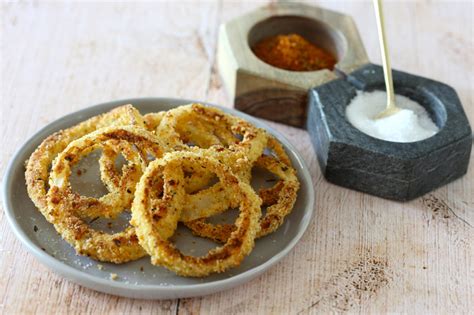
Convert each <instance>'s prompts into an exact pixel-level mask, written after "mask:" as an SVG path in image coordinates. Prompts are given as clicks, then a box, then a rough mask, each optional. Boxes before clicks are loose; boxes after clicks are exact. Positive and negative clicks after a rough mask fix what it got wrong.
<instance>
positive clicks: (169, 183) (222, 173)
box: [131, 152, 260, 277]
mask: <svg viewBox="0 0 474 315" xmlns="http://www.w3.org/2000/svg"><path fill="white" fill-rule="evenodd" d="M190 163H194V164H198V165H201V166H205V167H206V168H207V169H209V170H210V171H212V172H214V173H216V174H217V176H218V177H219V179H220V180H221V181H223V182H225V183H226V185H229V186H230V187H232V188H233V191H234V194H233V198H235V199H236V200H238V203H239V205H240V215H239V217H238V219H237V220H236V224H235V225H236V229H235V231H233V232H232V233H231V234H230V236H229V238H228V239H227V242H226V243H225V244H224V245H223V246H221V247H218V248H215V249H212V250H210V251H209V252H208V254H207V255H205V256H203V257H194V256H186V255H183V254H182V253H181V252H180V251H179V250H178V249H176V248H175V247H174V246H173V245H172V244H171V243H170V242H169V240H168V238H169V237H171V236H172V234H173V232H174V230H173V231H172V229H173V228H174V229H175V228H176V226H177V224H178V220H179V217H180V212H181V211H180V209H181V208H182V206H181V205H182V203H183V202H185V201H186V198H185V191H184V187H183V186H182V185H183V183H182V181H183V179H184V172H183V170H182V169H181V168H180V166H182V165H186V164H190ZM160 176H163V178H164V179H163V180H164V183H165V184H164V187H163V196H162V197H161V199H160V198H156V197H155V198H153V196H152V195H153V193H152V191H153V184H154V181H155V179H156V177H160ZM155 195H156V194H155ZM259 216H260V200H259V198H258V197H257V196H256V195H255V193H254V192H253V190H252V189H251V187H250V186H249V185H248V184H246V183H244V182H242V181H240V180H239V178H238V177H236V176H235V175H233V173H232V171H231V170H230V168H229V167H227V166H225V165H223V164H222V163H219V162H218V161H217V160H215V159H213V158H212V157H209V156H202V155H199V154H196V153H193V152H174V153H169V154H166V155H165V157H164V158H162V159H159V160H155V161H153V162H152V163H150V165H149V167H148V168H147V169H146V171H145V173H144V175H143V176H142V178H141V179H140V182H139V184H138V185H137V191H136V197H135V199H134V201H133V205H132V220H131V223H132V225H133V226H135V227H136V231H137V235H138V239H139V242H140V244H141V245H142V246H143V248H144V249H145V250H146V251H147V253H148V254H149V255H150V256H151V262H152V264H154V265H159V266H164V267H166V268H168V269H170V270H172V271H174V272H175V273H177V274H178V275H181V276H190V277H201V276H207V275H209V274H211V273H216V272H223V271H225V270H227V269H229V268H231V267H234V266H238V265H239V264H240V262H241V261H242V260H243V258H244V257H245V256H246V255H248V254H249V253H250V251H251V250H252V248H253V246H254V239H255V235H256V233H257V231H258V229H259V225H258V218H259ZM170 227H171V228H172V229H170Z"/></svg>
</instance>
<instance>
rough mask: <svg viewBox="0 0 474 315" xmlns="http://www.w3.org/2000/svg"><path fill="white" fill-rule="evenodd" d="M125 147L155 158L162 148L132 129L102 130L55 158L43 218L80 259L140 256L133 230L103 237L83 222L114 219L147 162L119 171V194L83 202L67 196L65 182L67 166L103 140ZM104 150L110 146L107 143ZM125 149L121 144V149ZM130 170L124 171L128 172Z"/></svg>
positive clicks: (70, 194) (118, 260)
mask: <svg viewBox="0 0 474 315" xmlns="http://www.w3.org/2000/svg"><path fill="white" fill-rule="evenodd" d="M111 140H112V141H119V142H125V143H126V144H128V145H133V147H134V148H137V149H138V151H141V150H147V151H148V152H152V153H153V154H154V155H155V156H156V157H157V158H159V157H161V156H162V153H163V152H162V149H161V147H160V145H159V144H158V142H157V140H156V138H155V137H154V136H153V135H151V134H150V133H148V132H147V131H146V130H144V129H143V128H138V127H134V126H123V127H106V128H103V129H99V130H97V131H95V132H92V133H90V134H88V135H86V136H84V137H82V138H80V139H77V140H75V141H73V142H71V143H70V144H69V145H68V146H67V147H66V148H65V149H64V151H63V152H61V153H60V154H59V155H58V157H57V158H56V159H55V161H54V164H53V167H52V169H51V174H50V180H49V185H50V189H49V191H48V194H47V201H48V217H49V220H50V222H52V223H53V224H54V226H55V228H56V230H57V231H58V233H60V234H61V235H62V237H63V238H64V239H65V240H66V241H67V242H69V243H70V244H71V245H72V246H73V247H74V248H75V249H76V251H77V252H78V253H79V254H81V255H87V256H89V257H92V258H94V259H97V260H100V261H110V262H114V263H123V262H127V261H130V260H135V259H138V258H140V257H143V256H144V255H145V252H144V251H143V249H142V248H141V246H140V245H139V244H138V241H137V236H136V235H135V231H134V229H133V228H127V229H126V230H125V231H123V232H119V233H115V234H111V235H110V234H105V233H104V232H100V231H96V230H94V229H92V228H90V227H89V226H88V225H87V223H86V222H85V221H84V220H83V219H84V218H86V217H89V218H90V217H115V216H116V215H118V214H119V213H121V212H123V211H124V210H125V209H126V208H127V207H128V206H129V205H130V202H131V200H132V197H133V190H134V187H135V185H134V183H136V182H137V181H138V179H139V178H140V176H141V174H142V172H143V170H144V169H145V168H146V164H147V161H146V160H142V161H141V162H138V163H137V161H131V162H132V163H133V162H135V163H136V164H132V165H131V166H130V168H128V169H127V168H125V169H124V170H125V173H124V174H123V175H122V176H123V177H124V180H123V181H124V183H126V184H127V185H130V186H129V187H128V186H125V187H124V189H119V190H117V191H114V192H110V193H108V194H106V195H104V196H102V197H101V198H99V199H95V198H91V197H83V196H79V195H78V194H76V193H74V192H73V191H72V188H71V185H70V183H69V177H70V175H71V167H72V165H74V164H75V163H77V162H78V161H79V160H80V158H81V157H82V156H84V155H86V154H88V153H89V152H91V151H93V150H94V149H96V148H98V147H101V145H102V144H103V143H107V141H111ZM109 145H110V143H109ZM123 145H125V144H123ZM128 171H130V172H128Z"/></svg>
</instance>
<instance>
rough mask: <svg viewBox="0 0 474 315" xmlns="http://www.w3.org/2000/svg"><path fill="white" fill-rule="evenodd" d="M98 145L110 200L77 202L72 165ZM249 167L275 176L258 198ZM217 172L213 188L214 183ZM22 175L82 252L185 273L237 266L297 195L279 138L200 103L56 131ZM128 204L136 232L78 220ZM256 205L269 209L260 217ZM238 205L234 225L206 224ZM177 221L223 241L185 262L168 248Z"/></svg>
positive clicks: (116, 114)
mask: <svg viewBox="0 0 474 315" xmlns="http://www.w3.org/2000/svg"><path fill="white" fill-rule="evenodd" d="M97 148H99V149H102V152H103V154H102V156H101V158H100V160H99V163H100V168H101V179H102V181H103V182H104V183H105V185H106V187H107V189H108V190H109V192H110V193H108V194H106V195H105V196H103V197H101V198H90V197H85V196H80V195H78V194H76V193H74V192H73V191H72V189H71V187H70V184H69V176H70V175H71V166H72V165H74V164H75V163H77V162H78V161H79V160H80V159H81V157H83V156H85V155H87V154H88V153H90V152H92V151H93V150H95V149H97ZM265 149H267V150H265ZM165 152H168V153H166V155H165V156H164V157H163V154H165ZM119 154H122V155H123V156H124V158H125V160H126V162H127V163H126V164H125V165H124V166H123V167H122V170H121V171H120V170H117V169H116V167H115V160H116V158H117V156H118V155H119ZM150 156H151V157H156V158H158V159H157V160H154V161H153V162H151V165H153V167H152V166H151V165H150V166H148V167H147V165H148V164H149V163H150ZM53 160H54V163H53ZM50 165H52V169H51V172H49V170H48V168H49V167H50ZM254 166H258V167H263V168H266V169H267V170H269V171H270V172H272V173H274V174H275V175H276V176H278V177H279V178H280V180H279V181H278V182H276V184H275V185H274V186H273V187H270V188H265V189H260V190H259V196H260V198H259V197H258V196H257V195H256V194H255V192H254V191H253V189H252V188H251V187H250V185H249V183H250V181H251V170H252V167H254ZM143 173H145V175H146V176H145V175H143ZM142 175H143V176H142ZM216 175H217V177H218V179H219V181H217V182H216V183H213V182H212V181H213V179H214V178H215V177H216ZM25 177H26V182H27V189H28V193H29V195H30V197H31V199H32V200H33V202H34V203H35V205H36V206H37V207H38V209H39V210H40V211H41V213H42V214H43V215H44V216H45V217H46V219H47V220H48V221H49V222H51V223H53V224H54V226H55V228H56V229H57V231H58V232H59V233H60V234H61V235H62V237H63V238H64V239H65V240H66V241H67V242H68V243H70V244H71V245H72V246H73V247H74V248H75V249H76V251H77V253H78V254H81V255H87V256H89V257H91V258H94V259H97V260H100V261H107V262H113V263H123V262H126V261H130V260H134V259H137V258H140V257H142V256H143V255H145V254H146V252H148V253H150V254H151V256H152V263H154V264H157V265H161V266H165V267H166V268H168V269H171V270H173V271H175V272H176V273H178V274H180V275H184V276H205V275H208V274H210V273H214V272H222V271H224V270H227V269H228V268H231V267H234V266H237V265H239V264H240V262H241V261H242V259H244V257H245V256H246V255H248V254H249V253H250V251H251V250H252V248H253V246H254V239H255V238H256V237H260V236H263V235H266V234H268V233H271V232H273V231H274V230H276V229H277V228H278V227H279V226H280V225H281V224H282V223H283V220H284V218H285V216H286V215H287V214H288V213H290V211H291V210H292V208H293V205H294V202H295V200H296V193H297V190H298V188H299V183H298V180H297V178H296V171H295V170H294V169H293V168H292V166H291V161H290V159H289V158H288V156H287V154H286V152H285V150H284V149H283V147H282V145H281V144H280V143H279V142H278V141H277V140H276V139H275V138H273V137H272V136H271V135H269V134H267V133H266V132H265V131H263V130H261V129H259V128H256V127H255V126H253V125H252V124H250V123H248V122H246V121H244V120H242V119H240V118H237V117H234V116H232V115H229V114H226V113H224V112H222V111H220V110H219V109H215V108H212V107H208V106H204V105H201V104H190V105H185V106H181V107H178V108H175V109H173V110H170V111H167V112H159V113H150V114H146V115H144V116H141V115H140V113H139V112H138V111H137V110H136V109H135V108H133V106H131V105H125V106H122V107H118V108H116V109H114V110H112V111H110V112H108V113H105V114H102V115H99V116H95V117H92V118H90V119H88V120H86V121H84V122H82V123H80V124H78V125H76V126H73V127H71V128H68V129H65V130H61V131H58V132H56V133H54V134H53V135H51V136H49V137H48V138H46V139H45V140H44V141H43V142H42V143H41V144H40V146H39V147H38V148H37V149H36V150H35V152H33V154H32V155H31V157H30V159H29V160H28V161H27V163H26V173H25ZM137 183H138V187H139V189H138V190H135V188H136V185H137ZM48 184H49V187H50V189H49V190H48ZM132 199H133V200H134V201H133V207H134V210H133V212H134V213H133V217H132V219H133V220H132V222H131V223H132V225H133V226H136V227H137V228H139V229H138V230H139V232H138V230H136V229H135V228H134V227H130V228H127V229H125V230H124V231H122V232H120V233H115V234H106V233H104V232H101V231H97V230H94V229H92V228H90V227H89V226H88V224H87V223H86V221H85V220H84V219H86V218H91V217H94V218H95V217H108V218H113V217H115V216H116V215H118V214H119V213H121V212H122V211H124V209H126V208H129V207H130V203H131V201H132ZM262 201H263V205H265V206H267V207H268V208H267V213H266V215H265V216H264V217H262V218H260V213H261V209H260V206H261V204H262ZM133 207H132V208H133ZM236 207H239V208H240V216H239V218H238V219H237V220H236V222H235V224H231V225H211V224H209V223H207V221H206V218H208V217H210V216H212V215H215V214H218V213H222V212H224V211H226V210H227V209H230V208H236ZM259 218H260V219H259ZM179 221H182V222H185V224H187V225H188V226H189V227H190V228H191V229H192V231H193V233H195V234H196V235H200V236H204V237H208V238H211V239H214V240H216V241H218V242H221V243H225V244H224V245H223V246H221V247H219V248H216V249H214V250H211V251H209V252H208V254H207V255H205V256H204V257H192V256H185V255H183V254H182V253H180V252H179V251H178V250H177V249H176V248H175V247H174V246H173V245H172V244H171V243H169V241H168V239H169V237H171V236H172V235H173V233H174V231H175V229H176V226H177V223H178V222H179ZM142 246H143V247H144V248H142Z"/></svg>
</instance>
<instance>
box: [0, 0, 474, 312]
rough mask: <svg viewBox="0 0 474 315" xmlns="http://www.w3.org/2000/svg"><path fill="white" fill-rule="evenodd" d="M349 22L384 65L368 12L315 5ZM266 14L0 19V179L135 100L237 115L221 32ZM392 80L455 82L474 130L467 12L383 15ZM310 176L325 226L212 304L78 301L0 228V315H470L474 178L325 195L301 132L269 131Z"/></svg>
mask: <svg viewBox="0 0 474 315" xmlns="http://www.w3.org/2000/svg"><path fill="white" fill-rule="evenodd" d="M312 3H319V4H320V5H322V6H324V7H326V8H329V9H334V10H338V11H341V12H344V13H347V14H350V15H352V16H353V17H354V19H355V21H356V23H357V25H358V27H359V31H360V33H361V36H362V39H363V41H364V44H365V46H366V50H367V52H368V54H369V58H370V60H372V61H373V62H375V63H380V57H379V49H378V46H377V33H376V30H375V19H374V17H373V13H372V8H371V5H370V2H359V1H347V2H346V1H312ZM259 4H261V3H254V2H242V3H241V2H235V1H225V2H207V1H206V2H200V3H193V2H183V3H175V2H174V3H164V2H161V3H157V2H147V3H120V4H113V3H100V2H75V3H59V2H58V3H53V2H48V3H42V2H41V3H40V2H35V3H25V2H21V3H6V2H2V3H1V5H0V10H1V11H0V14H1V18H0V20H1V26H0V34H1V37H0V40H1V43H0V49H1V50H0V52H1V55H0V58H1V77H0V79H1V81H0V92H1V98H0V99H1V112H0V114H1V117H0V128H1V129H0V131H1V132H0V141H1V142H0V143H1V146H2V150H1V153H0V154H1V159H0V172H1V174H2V176H3V173H4V171H5V167H6V164H7V163H8V160H9V159H10V158H11V156H12V155H13V153H14V151H15V150H16V149H17V148H18V147H19V146H20V145H21V144H22V143H23V142H24V141H25V140H26V139H28V138H29V137H30V136H31V135H32V134H33V133H34V132H35V131H37V130H38V129H39V128H41V127H43V126H44V125H46V124H47V123H49V122H51V121H52V120H54V119H57V118H59V117H61V116H63V115H64V114H67V113H70V112H72V111H75V110H78V109H81V108H84V107H86V106H89V105H92V104H96V103H100V102H103V101H108V100H113V99H119V98H126V97H136V96H170V97H182V98H192V99H202V100H207V101H210V102H214V103H218V104H222V105H225V106H229V105H230V100H229V99H227V96H226V94H225V92H224V91H223V88H222V85H221V83H220V80H219V78H218V74H217V69H216V60H215V59H216V58H215V55H216V52H215V48H216V40H217V29H218V25H219V23H221V22H223V21H227V20H229V19H230V18H233V17H235V16H238V15H239V14H242V13H243V12H247V11H248V10H251V9H253V8H255V7H256V6H258V5H259ZM385 8H386V11H387V17H386V20H387V21H386V23H387V35H388V37H389V40H390V48H391V53H392V61H393V67H394V68H396V69H400V70H404V71H407V72H412V73H415V74H419V75H423V76H428V77H432V78H434V79H437V80H441V81H443V82H446V83H448V84H450V85H452V86H453V87H455V88H456V90H457V91H458V93H459V96H460V98H461V100H462V102H463V104H464V106H465V110H466V112H467V115H468V117H469V119H470V121H471V122H474V107H473V106H472V104H473V100H474V60H473V59H474V57H473V54H472V52H473V51H474V49H473V48H474V41H473V38H474V34H473V30H474V25H473V23H474V22H473V18H474V17H473V11H474V8H473V4H472V3H470V2H468V1H459V2H454V3H453V2H432V1H428V0H426V1H416V2H403V3H399V2H388V3H387V4H386V6H385ZM270 125H271V126H273V127H275V128H276V129H278V130H279V131H281V132H283V133H284V134H285V135H286V136H287V137H288V138H289V139H290V141H291V142H292V143H293V144H294V145H295V146H296V147H297V148H298V149H299V151H300V152H301V154H302V155H303V157H304V158H305V160H306V161H307V163H308V165H309V167H310V171H311V173H312V174H313V181H314V186H315V187H314V189H315V191H316V196H317V198H316V207H315V218H314V220H313V221H312V223H311V225H310V227H309V230H308V232H307V233H306V234H305V235H304V237H303V239H302V240H301V242H300V243H299V244H298V245H297V246H296V248H295V249H294V250H293V251H292V252H291V253H290V254H289V255H288V256H287V257H286V258H285V259H283V260H282V261H281V262H280V263H279V264H277V265H276V266H275V267H274V268H272V269H271V270H269V271H268V272H266V273H265V274H264V275H262V276H261V277H259V278H257V279H255V280H253V281H251V282H249V283H247V284H245V285H242V286H240V287H237V288H235V289H232V290H229V291H225V292H221V293H217V294H214V295H211V296H205V297H201V298H193V299H181V300H173V301H141V300H131V299H125V298H119V297H114V296H110V295H106V294H102V293H98V292H94V291H92V290H89V289H85V288H82V287H80V286H78V285H75V284H73V283H71V282H69V281H66V280H64V279H62V278H61V277H59V276H57V275H56V274H54V273H53V272H51V271H50V270H48V269H47V268H46V267H44V266H43V265H41V264H40V263H39V262H38V261H37V260H36V259H35V258H33V256H32V255H30V254H29V253H27V251H26V250H25V248H24V247H23V246H21V244H20V242H19V241H18V240H17V239H16V238H15V237H14V235H13V233H12V231H11V229H10V228H9V226H8V224H7V222H6V218H5V215H4V212H3V211H1V212H0V313H1V314H28V313H41V314H53V313H66V312H68V313H99V314H118V313H133V314H135V313H144V314H149V313H163V314H168V313H174V314H176V313H178V314H199V313H203V314H207V313H212V314H225V313H276V314H278V313H281V314H287V313H291V314H307V313H327V312H334V311H336V312H351V313H373V314H378V313H383V312H401V313H412V314H421V313H431V314H435V313H438V314H448V313H449V314H451V313H469V312H470V311H471V312H472V309H474V305H473V304H474V303H473V300H474V299H473V297H474V288H473V280H472V279H473V276H474V265H473V241H474V237H473V236H474V235H473V234H474V233H473V226H474V180H473V178H474V168H473V167H472V165H471V167H470V169H469V172H468V174H467V175H466V176H464V177H463V178H462V179H460V180H457V181H455V182H453V183H452V184H449V185H447V186H445V187H442V188H440V189H438V190H436V191H434V192H432V193H430V194H428V195H426V196H424V197H422V198H419V199H417V200H414V201H412V202H409V203H397V202H391V201H387V200H383V199H379V198H376V197H372V196H369V195H365V194H362V193H358V192H354V191H350V190H347V189H344V188H340V187H337V186H334V185H331V184H329V183H327V182H326V181H324V179H323V178H322V177H321V174H320V171H319V169H318V166H317V162H316V160H315V155H314V153H313V149H312V147H311V144H310V141H309V137H308V135H307V133H306V132H305V131H303V130H300V129H296V128H292V127H288V126H283V125H279V124H276V123H270ZM473 160H474V159H473V157H471V163H472V162H474V161H473Z"/></svg>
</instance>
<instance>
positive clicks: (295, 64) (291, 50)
mask: <svg viewBox="0 0 474 315" xmlns="http://www.w3.org/2000/svg"><path fill="white" fill-rule="evenodd" d="M253 52H254V53H255V55H256V56H257V57H258V58H260V59H261V60H263V61H264V62H266V63H268V64H270V65H272V66H274V67H278V68H281V69H286V70H291V71H316V70H321V69H331V70H332V69H333V68H334V65H335V64H336V62H337V61H336V58H334V56H333V55H331V54H330V53H328V52H326V51H325V50H323V49H321V48H319V47H317V46H315V45H313V44H312V43H310V42H309V41H307V40H306V39H305V38H304V37H302V36H300V35H298V34H288V35H277V36H273V37H269V38H266V39H263V40H262V41H260V42H258V43H257V44H256V45H255V46H254V47H253Z"/></svg>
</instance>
